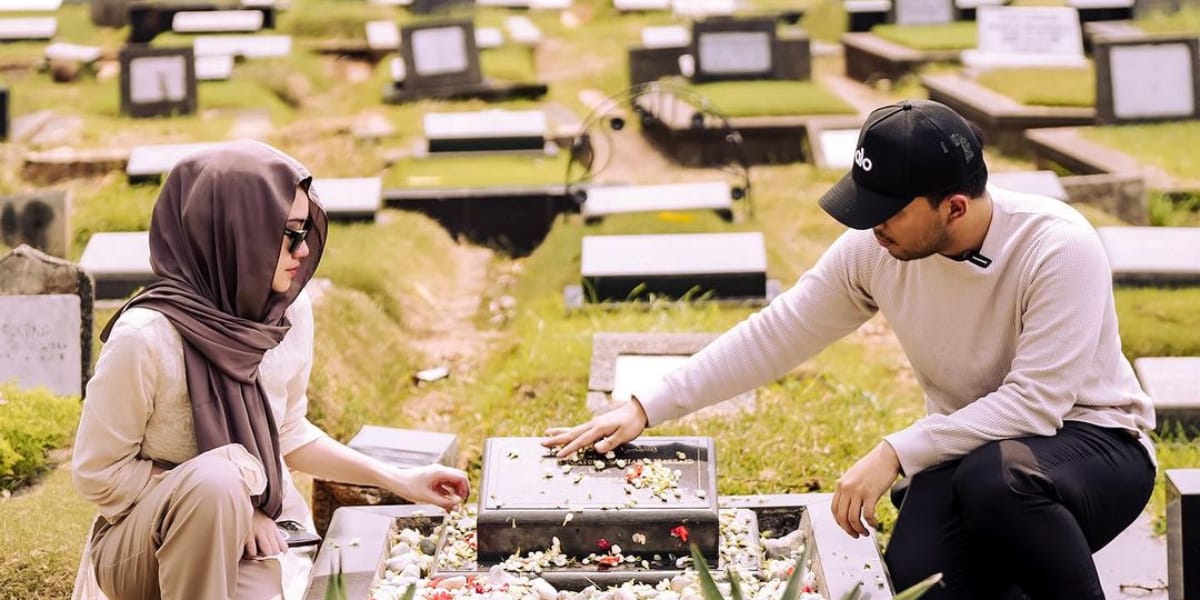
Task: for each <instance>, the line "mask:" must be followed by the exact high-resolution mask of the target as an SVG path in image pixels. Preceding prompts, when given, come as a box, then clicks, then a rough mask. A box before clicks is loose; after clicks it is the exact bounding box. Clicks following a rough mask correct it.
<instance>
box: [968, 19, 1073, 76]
mask: <svg viewBox="0 0 1200 600" xmlns="http://www.w3.org/2000/svg"><path fill="white" fill-rule="evenodd" d="M976 21H977V22H978V23H979V43H978V47H977V48H975V49H973V50H964V51H963V54H962V60H963V64H965V65H967V66H971V67H978V68H990V67H1039V66H1040V67H1084V66H1086V65H1087V59H1086V58H1084V56H1083V34H1082V33H1081V32H1080V26H1079V11H1077V10H1075V9H1073V8H1067V7H1063V6H984V7H981V8H980V9H979V11H978V14H977V18H976Z"/></svg>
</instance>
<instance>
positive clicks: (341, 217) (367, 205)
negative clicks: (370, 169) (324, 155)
mask: <svg viewBox="0 0 1200 600" xmlns="http://www.w3.org/2000/svg"><path fill="white" fill-rule="evenodd" d="M313 189H315V190H316V191H317V196H318V197H320V199H321V206H323V207H325V212H326V214H328V215H329V218H330V219H331V220H334V221H359V222H361V221H368V222H374V221H375V216H376V214H378V213H379V209H380V208H381V206H382V204H383V180H382V179H380V178H378V177H357V178H341V179H314V180H313Z"/></svg>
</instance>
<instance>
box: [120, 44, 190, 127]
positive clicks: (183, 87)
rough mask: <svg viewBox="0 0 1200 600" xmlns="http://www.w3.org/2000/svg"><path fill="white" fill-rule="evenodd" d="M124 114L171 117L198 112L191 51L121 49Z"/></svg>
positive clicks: (181, 49)
mask: <svg viewBox="0 0 1200 600" xmlns="http://www.w3.org/2000/svg"><path fill="white" fill-rule="evenodd" d="M120 61H121V113H122V114H126V115H129V116H131V117H137V118H142V117H169V116H173V115H182V114H191V113H194V112H196V104H197V102H196V65H195V58H194V56H193V53H192V49H191V48H151V47H149V46H141V45H128V46H125V47H123V48H121V53H120Z"/></svg>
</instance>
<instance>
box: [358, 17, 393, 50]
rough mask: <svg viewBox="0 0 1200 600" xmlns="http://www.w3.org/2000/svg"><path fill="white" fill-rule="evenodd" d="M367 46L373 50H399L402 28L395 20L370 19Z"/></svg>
mask: <svg viewBox="0 0 1200 600" xmlns="http://www.w3.org/2000/svg"><path fill="white" fill-rule="evenodd" d="M366 28H367V47H368V48H370V49H372V50H399V49H400V28H399V27H398V26H397V25H396V23H395V22H393V21H368V22H367V25H366Z"/></svg>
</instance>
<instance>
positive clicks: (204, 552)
mask: <svg viewBox="0 0 1200 600" xmlns="http://www.w3.org/2000/svg"><path fill="white" fill-rule="evenodd" d="M153 485H154V487H153V489H151V490H150V491H148V492H147V493H146V495H145V496H143V497H142V498H141V499H140V500H139V501H138V503H137V505H136V506H134V508H133V510H132V511H130V513H129V514H128V515H127V516H126V517H125V518H124V519H123V520H121V521H120V522H119V523H117V524H116V525H109V524H108V523H106V522H104V521H101V522H100V525H99V528H98V530H97V532H96V534H95V537H94V538H93V540H92V547H91V559H92V565H93V566H94V568H95V573H96V580H97V582H98V583H99V585H100V589H102V590H103V591H104V594H105V595H106V596H107V597H108V598H110V599H111V600H157V599H160V598H161V599H164V600H183V599H193V598H194V599H205V600H207V599H212V600H228V599H231V598H233V599H237V600H275V599H278V598H282V595H283V591H282V589H281V577H280V565H279V561H278V560H243V559H242V552H243V547H244V543H245V539H246V537H247V536H248V535H249V532H250V518H251V515H252V514H253V512H254V508H253V506H252V505H251V503H250V495H249V493H248V491H247V488H246V483H245V482H244V479H243V474H242V470H241V468H240V467H239V466H238V465H237V464H235V463H234V462H233V461H231V460H230V459H229V457H228V455H227V454H223V453H220V452H206V453H203V454H201V455H199V456H197V457H195V458H193V459H191V460H189V461H187V462H185V463H183V464H181V465H179V466H177V467H175V468H174V469H172V470H170V471H168V472H167V473H165V474H163V475H160V476H158V481H157V482H156V483H154V484H153Z"/></svg>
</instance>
